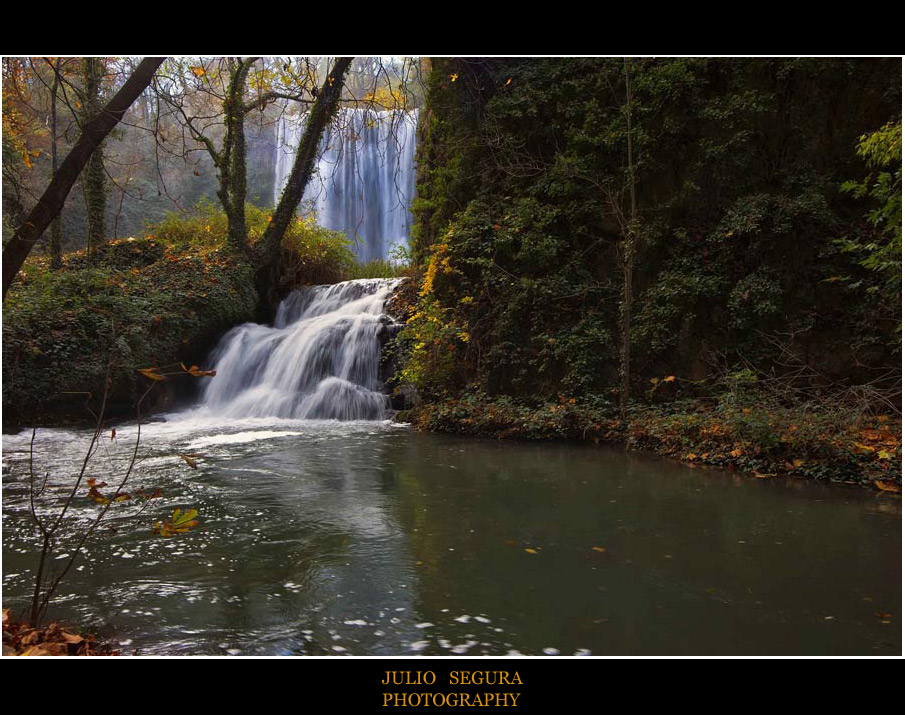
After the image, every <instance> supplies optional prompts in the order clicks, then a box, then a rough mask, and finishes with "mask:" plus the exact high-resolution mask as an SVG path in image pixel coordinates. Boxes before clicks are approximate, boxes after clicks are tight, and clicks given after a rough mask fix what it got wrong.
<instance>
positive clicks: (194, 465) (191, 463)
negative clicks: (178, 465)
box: [179, 454, 198, 469]
mask: <svg viewBox="0 0 905 715" xmlns="http://www.w3.org/2000/svg"><path fill="white" fill-rule="evenodd" d="M179 456H180V457H182V461H184V462H185V463H186V464H187V465H189V466H190V467H191V468H192V469H198V463H197V462H196V461H195V460H194V459H192V457H197V456H198V455H197V454H180V455H179Z"/></svg>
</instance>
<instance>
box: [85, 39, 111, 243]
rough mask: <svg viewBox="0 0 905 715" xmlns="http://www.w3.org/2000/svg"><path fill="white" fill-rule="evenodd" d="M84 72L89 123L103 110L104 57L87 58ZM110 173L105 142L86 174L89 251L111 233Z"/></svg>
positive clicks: (86, 116)
mask: <svg viewBox="0 0 905 715" xmlns="http://www.w3.org/2000/svg"><path fill="white" fill-rule="evenodd" d="M82 72H83V78H84V83H85V86H84V97H83V98H82V101H83V104H82V107H83V112H82V117H83V119H82V122H83V124H87V123H88V122H91V121H93V120H94V119H96V118H97V117H98V116H100V113H101V111H102V109H101V101H100V97H101V78H102V77H103V67H102V65H101V60H100V59H99V58H97V57H86V58H85V59H84V67H83V71H82ZM106 173H107V172H106V170H105V169H104V145H103V143H100V144H98V145H97V147H95V149H94V151H93V152H92V154H91V158H90V159H89V160H88V166H87V167H85V172H84V175H83V176H82V187H83V189H84V192H85V208H86V215H87V217H88V252H89V253H90V252H91V251H92V250H94V249H96V248H97V246H99V245H100V244H101V243H103V241H104V238H105V235H106V233H107V230H106V213H107V187H106Z"/></svg>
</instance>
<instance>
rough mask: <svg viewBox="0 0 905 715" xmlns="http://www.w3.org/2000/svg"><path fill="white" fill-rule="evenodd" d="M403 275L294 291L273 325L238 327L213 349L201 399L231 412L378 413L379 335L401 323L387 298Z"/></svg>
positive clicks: (351, 416) (366, 416)
mask: <svg viewBox="0 0 905 715" xmlns="http://www.w3.org/2000/svg"><path fill="white" fill-rule="evenodd" d="M398 284H399V280H398V279H364V280H354V281H347V282H345V283H337V284H336V285H327V286H313V287H310V288H304V289H301V290H298V291H295V292H294V293H292V294H291V295H289V297H287V298H286V299H285V300H284V301H283V302H282V303H281V304H280V306H279V309H278V311H277V316H276V319H275V321H274V325H273V326H272V327H271V326H266V325H256V324H253V323H246V324H245V325H240V326H238V327H236V328H233V329H232V330H231V331H230V332H229V333H227V334H226V335H225V336H224V337H223V339H222V340H221V341H220V344H219V345H218V347H217V349H216V351H215V353H214V362H215V365H214V368H215V369H216V370H217V377H216V379H213V380H211V381H210V382H209V383H208V384H207V385H206V387H205V391H204V395H203V400H202V401H203V404H204V406H205V407H206V408H208V409H209V410H210V411H211V412H213V413H214V414H216V415H222V416H223V417H229V418H240V417H285V418H293V419H337V420H377V419H383V418H384V417H386V415H387V411H388V409H389V398H388V397H387V395H385V394H384V393H382V392H381V388H382V383H383V380H382V379H381V376H380V352H381V344H382V341H381V338H382V337H383V336H385V335H386V333H387V332H388V331H390V330H392V327H393V326H394V325H395V324H394V323H393V321H392V319H391V318H389V316H387V315H385V314H384V312H383V310H384V303H385V302H386V300H387V298H388V297H389V296H390V294H391V293H392V292H393V289H394V288H395V287H396V286H397V285H398Z"/></svg>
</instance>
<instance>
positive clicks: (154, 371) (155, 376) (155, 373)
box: [138, 367, 166, 380]
mask: <svg viewBox="0 0 905 715" xmlns="http://www.w3.org/2000/svg"><path fill="white" fill-rule="evenodd" d="M138 372H140V373H141V374H142V375H144V376H145V377H150V378H151V379H152V380H166V377H164V376H163V375H161V374H160V369H159V368H156V367H146V368H143V369H141V370H139V371H138Z"/></svg>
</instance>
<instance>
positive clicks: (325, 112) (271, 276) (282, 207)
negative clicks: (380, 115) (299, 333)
mask: <svg viewBox="0 0 905 715" xmlns="http://www.w3.org/2000/svg"><path fill="white" fill-rule="evenodd" d="M352 59H353V58H351V57H340V58H338V59H337V60H336V62H335V63H334V64H333V69H331V70H330V74H329V76H328V77H327V79H326V80H325V81H324V84H323V86H322V87H321V90H320V93H319V94H318V96H317V100H316V101H315V102H314V105H313V106H312V108H311V112H310V113H309V114H308V121H307V124H306V125H305V132H304V134H303V135H302V139H301V141H300V142H299V146H298V149H297V150H296V153H295V161H294V162H293V164H292V171H291V172H290V174H289V178H288V179H287V181H286V187H285V188H284V189H283V193H282V194H281V195H280V200H279V202H278V203H277V206H276V208H275V209H274V212H273V217H272V218H271V221H270V224H269V225H268V226H267V230H266V231H265V232H264V237H263V239H262V240H261V253H260V255H259V265H258V271H257V275H256V279H255V280H256V283H257V288H258V293H259V295H260V296H261V299H262V300H263V302H264V304H265V306H268V305H271V304H273V303H275V300H276V298H277V296H276V295H275V291H276V288H277V282H278V280H279V261H280V246H281V243H282V241H283V235H284V234H285V233H286V229H287V228H288V227H289V223H290V222H291V221H292V219H293V217H294V216H295V211H296V209H297V208H298V205H299V202H300V201H301V200H302V196H304V194H305V187H306V186H307V185H308V181H309V180H310V179H311V174H312V172H313V171H314V162H315V159H316V158H317V151H318V146H319V145H320V140H321V137H322V136H323V133H324V130H325V129H326V128H327V125H328V124H329V123H330V120H331V119H332V118H333V116H334V115H335V114H336V111H337V109H338V108H339V100H340V95H341V94H342V88H343V82H344V79H345V75H346V71H347V70H348V69H349V65H350V64H351V62H352Z"/></svg>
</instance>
